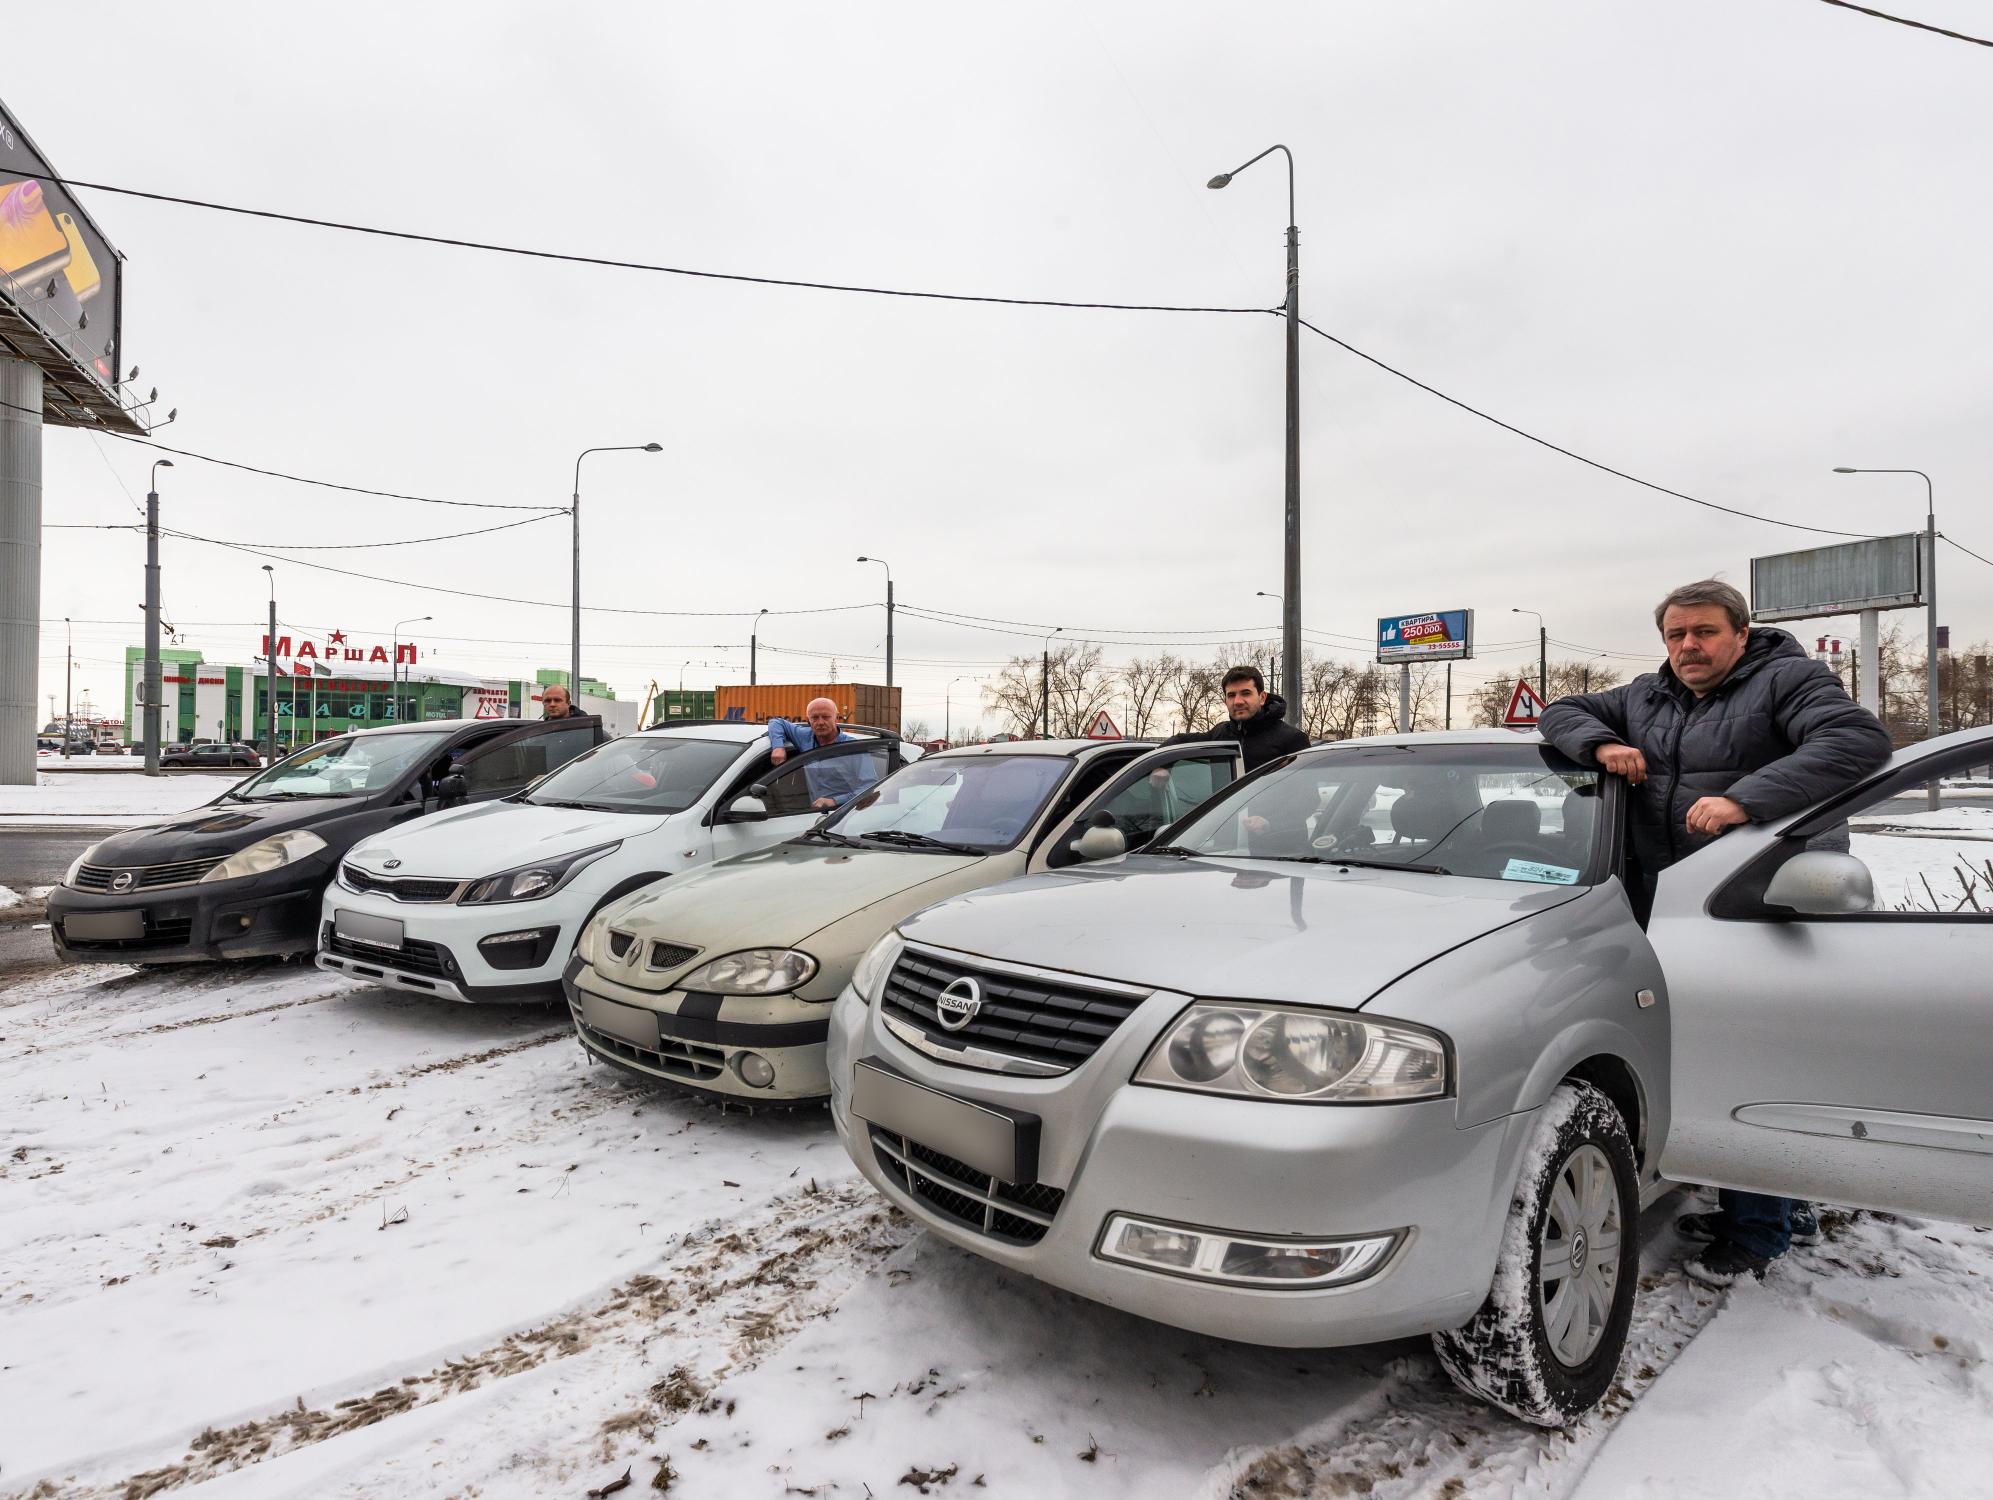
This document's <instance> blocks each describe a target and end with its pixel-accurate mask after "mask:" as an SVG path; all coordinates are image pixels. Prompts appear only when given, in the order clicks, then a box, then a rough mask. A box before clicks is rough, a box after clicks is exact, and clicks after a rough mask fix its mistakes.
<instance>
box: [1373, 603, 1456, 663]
mask: <svg viewBox="0 0 1993 1500" xmlns="http://www.w3.org/2000/svg"><path fill="white" fill-rule="evenodd" d="M1473 654H1474V611H1473V610H1471V609H1441V610H1431V611H1428V612H1427V613H1425V614H1422V615H1392V616H1390V617H1388V618H1386V619H1382V620H1379V621H1378V622H1377V659H1378V660H1379V661H1380V662H1418V661H1465V660H1466V659H1467V658H1468V657H1470V656H1472V655H1473Z"/></svg>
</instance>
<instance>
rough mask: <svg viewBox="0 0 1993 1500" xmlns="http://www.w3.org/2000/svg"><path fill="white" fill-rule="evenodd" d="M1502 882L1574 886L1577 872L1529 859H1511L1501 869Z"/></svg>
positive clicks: (1576, 881) (1576, 880)
mask: <svg viewBox="0 0 1993 1500" xmlns="http://www.w3.org/2000/svg"><path fill="white" fill-rule="evenodd" d="M1502 879H1504V880H1540V881H1542V882H1543V883H1544V884H1545V885H1576V884H1577V883H1578V872H1577V871H1576V870H1568V869H1566V868H1565V867H1564V866H1563V865H1540V864H1538V863H1536V861H1535V860H1531V859H1512V860H1510V861H1509V862H1508V863H1507V864H1506V865H1504V866H1503V867H1502Z"/></svg>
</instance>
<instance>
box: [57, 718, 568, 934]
mask: <svg viewBox="0 0 1993 1500" xmlns="http://www.w3.org/2000/svg"><path fill="white" fill-rule="evenodd" d="M603 739H604V734H603V731H602V721H601V720H600V719H599V718H588V717H575V718H570V719H555V720H549V721H544V722H528V721H525V720H520V719H450V720H442V721H438V722H432V723H427V724H410V725H408V726H406V727H395V728H387V729H364V730H361V731H359V732H358V733H355V734H347V735H341V736H339V737H338V738H336V739H329V740H321V741H320V742H319V743H317V744H315V745H307V746H305V747H304V748H303V749H301V750H299V751H298V752H297V753H296V754H295V755H292V756H289V757H287V758H286V759H284V760H280V761H279V762H277V764H276V765H274V766H272V767H270V769H269V770H267V771H264V772H263V773H262V774H261V775H259V776H252V777H250V778H249V779H247V780H245V781H243V782H242V783H241V784H240V785H238V786H236V787H233V788H231V789H230V790H229V791H226V792H224V793H222V795H221V796H219V797H217V798H216V799H215V800H214V801H213V802H210V803H209V804H208V805H207V806H205V807H199V808H196V809H194V810H193V811H192V812H189V813H186V814H183V815H181V816H179V817H176V818H172V819H170V820H168V821H166V822H163V823H156V824H152V825H150V826H148V827H145V828H134V829H130V830H127V831H126V832H123V833H116V834H113V835H112V836H111V837H109V838H107V839H105V840H104V841H103V842H101V843H99V844H95V845H93V846H92V847H91V848H90V849H88V850H86V851H85V852H84V854H83V855H82V857H81V858H79V859H78V860H77V861H76V863H75V864H73V865H71V866H70V868H69V873H68V874H67V875H65V876H64V877H63V881H62V884H61V885H60V886H58V887H57V888H56V889H55V890H54V891H52V892H50V894H49V900H48V912H49V920H50V927H51V930H52V931H53V933H54V936H55V946H56V951H57V952H58V953H59V954H60V955H61V956H62V957H63V958H64V959H65V960H68V961H70V962H100V963H176V962H186V961H190V960H196V959H217V958H254V957H263V956H267V955H272V954H285V953H308V952H310V951H311V950H312V948H313V947H314V946H315V944H316V940H317V923H318V905H319V897H320V896H321V894H322V893H323V892H324V890H325V885H326V882H327V881H328V880H330V879H331V878H332V873H333V871H334V870H335V869H337V868H338V865H339V861H340V859H341V858H342V857H343V856H344V855H345V853H346V851H347V850H348V849H350V848H351V847H352V846H353V845H354V844H356V843H358V842H359V841H360V840H361V839H364V838H368V837H370V836H372V835H373V834H376V833H379V832H381V831H382V830H383V829H386V828H390V827H392V826H394V825H395V824H397V823H402V822H406V821H407V820H408V819H410V818H419V817H421V816H422V815H423V814H424V813H430V812H436V811H438V810H439V809H441V808H445V807H454V806H457V805H458V804H460V803H463V802H485V801H491V800H494V799H496V798H500V797H509V796H511V795H513V794H514V793H516V792H519V791H523V790H524V789H525V788H526V787H527V786H528V785H529V784H530V783H532V782H533V781H536V780H538V779H539V778H540V777H541V776H543V775H545V774H546V773H547V772H548V771H551V770H553V769H554V768H555V767H556V766H562V765H565V764H566V763H567V762H568V761H570V760H573V759H574V758H575V757H576V756H577V755H580V754H582V753H583V752H584V751H587V750H590V749H592V748H593V747H595V746H596V745H599V744H600V743H602V740H603Z"/></svg>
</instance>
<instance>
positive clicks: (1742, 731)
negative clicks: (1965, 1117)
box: [1540, 579, 1890, 1286]
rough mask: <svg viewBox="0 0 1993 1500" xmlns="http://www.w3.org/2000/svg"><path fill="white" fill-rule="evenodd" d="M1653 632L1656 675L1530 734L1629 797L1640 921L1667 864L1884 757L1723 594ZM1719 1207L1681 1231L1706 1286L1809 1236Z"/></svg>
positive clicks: (1563, 710)
mask: <svg viewBox="0 0 1993 1500" xmlns="http://www.w3.org/2000/svg"><path fill="white" fill-rule="evenodd" d="M1654 623H1655V624H1656V625H1658V626H1659V627H1660V630H1661V640H1662V643H1663V644H1664V645H1665V646H1666V647H1667V651H1668V661H1667V665H1666V666H1664V667H1662V668H1661V670H1660V671H1658V672H1646V673H1643V674H1641V675H1640V676H1638V677H1636V678H1634V679H1633V681H1631V682H1629V683H1627V684H1626V685H1625V686H1624V687H1617V688H1613V689H1611V690H1609V691H1607V692H1603V693H1581V694H1578V695H1576V696H1573V697H1569V698H1559V699H1558V700H1557V701H1556V702H1555V703H1552V704H1551V705H1550V706H1549V707H1547V708H1546V709H1545V710H1544V711H1543V720H1542V724H1541V726H1540V727H1541V729H1542V733H1543V737H1544V739H1546V740H1548V741H1549V742H1550V743H1551V744H1552V745H1555V746H1556V747H1557V748H1558V749H1559V750H1561V751H1563V752H1564V753H1565V754H1566V755H1568V756H1570V757H1571V758H1572V759H1573V760H1575V761H1577V762H1579V763H1580V764H1582V765H1596V766H1598V767H1600V768H1601V769H1603V770H1606V771H1610V772H1612V773H1614V774H1615V775H1620V776H1624V777H1625V778H1626V780H1627V782H1628V783H1629V784H1630V785H1631V787H1632V788H1633V799H1632V813H1633V818H1632V824H1633V827H1632V833H1633V859H1634V863H1635V866H1636V868H1635V870H1634V872H1633V873H1634V875H1635V877H1636V880H1637V883H1638V885H1637V890H1636V892H1635V893H1634V894H1635V897H1636V902H1637V904H1638V907H1639V909H1640V910H1641V911H1642V912H1643V913H1644V912H1645V911H1646V910H1647V908H1648V906H1649V904H1651V902H1652V899H1653V892H1654V882H1655V881H1656V879H1657V878H1658V877H1659V876H1660V873H1661V872H1662V871H1663V870H1664V869H1666V868H1667V867H1668V866H1669V865H1671V864H1673V863H1674V862H1675V861H1676V860H1678V859H1680V858H1682V857H1683V856H1684V855H1687V854H1691V853H1693V852H1694V851H1695V850H1697V849H1699V848H1701V847H1702V846H1703V845H1704V844H1707V843H1708V842H1709V841H1710V840H1711V839H1714V838H1717V837H1718V836H1720V835H1721V834H1722V833H1723V831H1724V830H1725V829H1728V828H1734V827H1737V826H1738V825H1740V824H1743V823H1762V822H1767V821H1769V820H1771V819H1773V818H1780V817H1784V816H1785V815H1786V814H1788V813H1794V812H1797V811H1799V810H1800V809H1801V808H1802V807H1806V806H1808V805H1809V804H1811V803H1813V802H1817V801H1819V800H1820V799H1821V798H1822V797H1826V796H1828V795H1830V794H1832V793H1834V792H1837V791H1840V790H1841V789H1842V788H1844V787H1847V786H1851V785H1853V784H1854V782H1856V781H1857V780H1859V779H1860V778H1861V777H1863V776H1865V775H1866V774H1868V773H1869V772H1870V771H1873V770H1875V769H1876V768H1877V767H1878V766H1880V765H1881V764H1882V763H1883V762H1884V761H1886V760H1888V759H1889V753H1890V744H1889V735H1888V733H1887V732H1886V731H1885V730H1884V729H1883V727H1882V725H1881V724H1880V723H1879V722H1878V721H1877V720H1876V717H1875V715H1873V714H1871V713H1869V712H1868V710H1866V709H1864V708H1862V707H1860V706H1859V705H1857V704H1856V703H1855V702H1854V701H1853V700H1851V699H1850V698H1849V697H1848V695H1847V692H1846V690H1845V689H1843V688H1842V686H1841V683H1840V679H1839V678H1837V677H1835V676H1834V674H1833V673H1832V672H1830V671H1828V670H1827V668H1826V667H1824V666H1823V665H1821V664H1820V663H1819V662H1816V661H1814V660H1813V659H1812V658H1811V657H1809V656H1808V655H1807V654H1806V651H1805V648H1803V647H1802V646H1801V645H1800V644H1799V642H1798V641H1796V640H1794V639H1793V638H1792V637H1791V636H1790V635H1788V634H1787V633H1786V632H1785V631H1783V630H1778V629H1775V628H1773V627H1771V626H1761V627H1759V628H1758V629H1756V630H1753V629H1752V628H1751V611H1750V606H1749V605H1748V604H1746V603H1745V601H1744V596H1743V595H1742V594H1740V593H1738V592H1737V590H1736V589H1734V588H1732V587H1731V586H1730V585H1729V584H1727V583H1720V582H1718V581H1716V580H1715V579H1705V580H1704V581H1703V582H1701V583H1691V584H1685V585H1684V586H1683V587H1681V588H1678V589H1676V590H1675V591H1674V592H1673V593H1671V594H1669V595H1668V597H1667V598H1665V599H1663V600H1662V601H1661V603H1660V606H1659V607H1658V608H1657V609H1655V611H1654ZM1718 1202H1719V1204H1720V1207H1719V1210H1718V1212H1717V1213H1715V1214H1689V1215H1686V1216H1684V1217H1683V1219H1682V1220H1681V1228H1682V1230H1683V1232H1684V1233H1686V1234H1689V1235H1691V1236H1693V1237H1697V1238H1708V1239H1711V1240H1712V1241H1713V1243H1712V1244H1711V1245H1710V1246H1709V1248H1708V1249H1707V1250H1705V1251H1703V1253H1702V1254H1701V1255H1699V1256H1698V1257H1697V1258H1696V1259H1695V1260H1693V1261H1691V1262H1690V1263H1689V1267H1688V1271H1689V1274H1690V1275H1691V1276H1694V1277H1695V1278H1696V1279H1697V1280H1699V1281H1703V1282H1707V1283H1709V1284H1710V1285H1712V1286H1728V1285H1729V1284H1730V1283H1732V1282H1734V1281H1736V1280H1738V1279H1739V1278H1741V1277H1743V1276H1745V1275H1747V1274H1749V1275H1762V1274H1764V1269H1765V1267H1766V1266H1767V1265H1769V1264H1770V1263H1771V1261H1772V1260H1774V1259H1775V1258H1777V1257H1778V1256H1780V1255H1783V1254H1784V1253H1785V1251H1786V1247H1787V1246H1788V1245H1789V1244H1790V1243H1791V1241H1792V1238H1793V1236H1794V1234H1795V1233H1797V1234H1799V1235H1800V1236H1802V1237H1809V1236H1812V1235H1817V1233H1818V1230H1817V1228H1815V1227H1814V1226H1813V1211H1812V1209H1811V1207H1810V1206H1809V1205H1807V1204H1804V1203H1797V1202H1795V1201H1794V1200H1791V1199H1787V1198H1771V1197H1766V1196H1763V1195H1761V1194H1757V1193H1733V1192H1731V1191H1729V1190H1728V1189H1725V1190H1724V1191H1723V1192H1721V1193H1720V1194H1719V1195H1718ZM1795 1219H1796V1220H1797V1221H1798V1222H1797V1224H1796V1225H1795V1223H1794V1220H1795Z"/></svg>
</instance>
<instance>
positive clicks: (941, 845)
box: [860, 828, 983, 854]
mask: <svg viewBox="0 0 1993 1500" xmlns="http://www.w3.org/2000/svg"><path fill="white" fill-rule="evenodd" d="M860 836H861V837H863V838H868V839H877V840H878V841H879V842H880V843H882V844H902V845H904V846H905V847H907V848H909V849H941V850H945V851H946V852H947V853H949V854H981V853H982V852H983V851H982V850H980V849H978V848H976V847H975V846H974V845H973V844H951V843H949V842H948V841H947V840H946V839H935V838H929V837H928V836H927V835H926V834H924V833H907V832H905V831H904V830H902V829H898V828H882V829H881V830H880V831H879V832H877V833H867V834H862V835H860Z"/></svg>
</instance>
